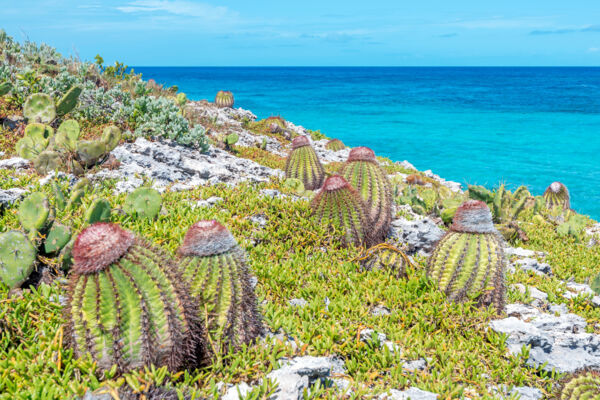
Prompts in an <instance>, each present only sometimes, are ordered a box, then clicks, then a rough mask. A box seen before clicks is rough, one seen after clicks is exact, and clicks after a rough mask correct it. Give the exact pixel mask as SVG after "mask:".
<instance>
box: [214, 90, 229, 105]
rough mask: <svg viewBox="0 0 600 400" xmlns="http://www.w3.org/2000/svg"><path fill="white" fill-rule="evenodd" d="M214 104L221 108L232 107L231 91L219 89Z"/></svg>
mask: <svg viewBox="0 0 600 400" xmlns="http://www.w3.org/2000/svg"><path fill="white" fill-rule="evenodd" d="M215 104H216V105H217V106H218V107H221V108H231V107H233V93H231V92H229V91H225V90H219V92H218V93H217V95H216V96H215Z"/></svg>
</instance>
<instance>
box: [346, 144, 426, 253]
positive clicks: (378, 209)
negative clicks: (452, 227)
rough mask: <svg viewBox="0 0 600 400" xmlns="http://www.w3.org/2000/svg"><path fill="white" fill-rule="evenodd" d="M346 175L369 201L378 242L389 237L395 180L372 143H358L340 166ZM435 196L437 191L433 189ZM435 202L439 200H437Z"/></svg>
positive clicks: (373, 229)
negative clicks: (381, 163)
mask: <svg viewBox="0 0 600 400" xmlns="http://www.w3.org/2000/svg"><path fill="white" fill-rule="evenodd" d="M340 175H341V176H343V177H344V178H345V179H346V180H347V181H348V182H349V183H350V184H351V185H352V187H354V188H355V189H356V190H358V192H359V193H360V195H361V197H362V199H363V201H364V202H365V204H366V205H367V210H368V216H369V222H370V224H371V229H372V234H371V235H372V238H373V239H374V240H375V241H376V243H379V242H382V241H384V240H385V238H386V237H387V235H388V233H389V230H390V224H391V222H392V201H393V200H392V192H391V184H390V182H389V180H388V178H387V174H386V173H385V171H384V170H383V169H382V168H381V167H380V166H379V164H378V163H377V159H376V158H375V153H374V152H373V150H371V149H369V148H368V147H355V148H353V149H352V150H351V151H350V155H349V156H348V160H347V161H346V162H345V163H344V165H343V166H342V168H341V169H340ZM433 194H434V196H435V192H433ZM434 202H435V200H434Z"/></svg>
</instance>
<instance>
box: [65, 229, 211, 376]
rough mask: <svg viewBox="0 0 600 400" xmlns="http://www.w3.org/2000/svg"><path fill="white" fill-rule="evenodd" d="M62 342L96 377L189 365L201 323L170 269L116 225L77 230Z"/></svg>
mask: <svg viewBox="0 0 600 400" xmlns="http://www.w3.org/2000/svg"><path fill="white" fill-rule="evenodd" d="M72 257H73V269H72V272H71V276H70V281H69V289H68V293H67V295H68V296H67V297H68V298H67V306H66V307H65V308H64V320H65V321H66V327H65V339H66V342H67V345H68V346H69V347H71V348H72V349H73V351H74V354H75V356H76V357H81V356H83V355H84V354H86V353H90V354H91V355H92V358H93V359H94V361H95V362H96V363H97V366H98V370H99V371H100V372H103V371H107V370H110V369H111V368H112V367H113V365H116V366H117V372H118V373H124V372H127V371H131V370H133V369H137V368H140V367H144V366H149V365H150V364H154V365H155V366H157V367H162V366H166V367H167V368H168V369H169V370H170V371H172V372H175V371H179V370H181V369H183V368H186V367H188V366H191V365H193V364H194V363H195V360H196V354H197V351H198V349H199V348H200V347H199V346H200V344H201V341H200V339H199V338H200V337H201V336H199V335H200V334H201V325H200V324H199V323H198V319H197V315H198V311H197V310H196V308H195V303H194V302H193V301H191V300H190V298H189V297H188V295H187V293H188V291H189V290H188V287H187V285H186V284H185V282H183V281H182V280H181V278H180V276H179V271H178V270H177V266H176V265H175V264H174V263H173V262H172V261H171V260H170V259H169V258H168V257H167V256H166V255H165V254H164V253H162V252H161V251H159V250H158V249H156V248H153V247H151V246H150V245H149V244H147V243H146V242H144V241H142V240H141V239H139V238H137V237H135V236H134V234H133V233H131V232H128V231H126V230H124V229H122V228H121V227H119V226H118V225H116V224H110V223H97V224H94V225H91V226H89V227H88V228H86V229H84V230H83V231H82V232H81V233H80V234H79V236H78V237H77V239H76V240H75V243H74V245H73V249H72Z"/></svg>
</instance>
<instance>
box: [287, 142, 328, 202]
mask: <svg viewBox="0 0 600 400" xmlns="http://www.w3.org/2000/svg"><path fill="white" fill-rule="evenodd" d="M285 177H286V178H296V179H300V180H301V181H302V184H303V185H304V188H305V189H307V190H317V189H319V188H320V187H321V185H322V184H323V180H324V179H325V170H324V169H323V166H322V165H321V162H320V161H319V157H318V156H317V153H315V149H313V147H312V146H311V145H310V142H309V140H308V138H307V137H306V136H298V137H296V138H295V139H294V140H293V141H292V151H291V152H290V154H289V155H288V158H287V161H286V164H285Z"/></svg>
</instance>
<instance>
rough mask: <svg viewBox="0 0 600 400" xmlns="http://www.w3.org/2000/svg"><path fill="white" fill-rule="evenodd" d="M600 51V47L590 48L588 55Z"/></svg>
mask: <svg viewBox="0 0 600 400" xmlns="http://www.w3.org/2000/svg"><path fill="white" fill-rule="evenodd" d="M599 51H600V47H590V48H589V49H588V53H597V52H599Z"/></svg>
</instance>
